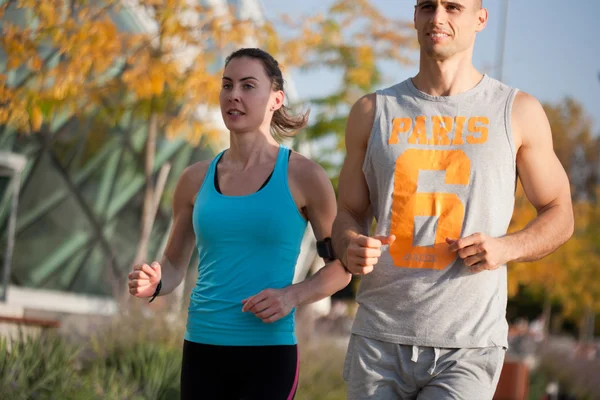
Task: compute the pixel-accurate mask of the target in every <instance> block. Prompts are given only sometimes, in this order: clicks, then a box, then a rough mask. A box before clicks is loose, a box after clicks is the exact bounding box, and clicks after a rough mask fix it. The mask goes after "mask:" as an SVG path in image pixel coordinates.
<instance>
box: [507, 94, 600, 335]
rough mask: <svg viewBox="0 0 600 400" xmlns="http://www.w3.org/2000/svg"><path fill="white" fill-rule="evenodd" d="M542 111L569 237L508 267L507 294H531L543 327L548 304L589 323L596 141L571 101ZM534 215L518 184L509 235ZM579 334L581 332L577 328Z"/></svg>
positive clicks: (596, 305)
mask: <svg viewBox="0 0 600 400" xmlns="http://www.w3.org/2000/svg"><path fill="white" fill-rule="evenodd" d="M544 108H545V110H546V114H547V115H548V118H549V120H550V124H551V126H552V132H553V139H554V149H555V151H556V153H557V155H558V157H559V159H560V161H561V163H562V164H563V166H564V167H565V169H566V171H567V173H568V175H569V177H570V180H571V184H572V195H573V199H574V203H573V209H574V215H575V232H574V234H573V237H572V238H571V239H570V240H569V241H568V242H567V243H565V244H564V245H563V246H561V247H560V248H559V249H558V250H557V251H555V252H554V253H552V254H550V255H549V256H547V257H545V258H544V259H542V260H539V261H537V262H534V263H527V264H519V263H517V264H514V265H511V272H510V274H509V295H511V296H513V295H515V294H516V293H517V291H518V289H519V286H520V285H527V286H529V287H530V289H532V290H533V291H534V292H536V291H537V293H538V295H539V297H540V298H541V299H542V301H543V304H544V311H543V314H544V317H545V318H544V319H545V322H546V324H548V323H549V322H550V315H551V304H552V303H553V302H559V303H560V304H561V306H562V310H563V311H562V312H563V314H564V315H565V316H567V317H572V318H580V317H583V318H582V319H583V320H589V319H590V318H591V317H590V316H591V315H593V314H594V313H598V312H600V286H599V285H598V283H597V282H598V276H599V273H598V266H599V265H600V247H599V246H598V237H599V236H598V234H599V233H600V232H598V225H599V224H600V219H599V217H600V213H599V212H598V202H597V199H598V196H597V193H598V190H599V189H600V185H599V182H598V180H597V175H596V174H597V172H596V171H597V170H596V168H594V167H595V166H596V165H598V157H599V156H598V154H599V150H600V147H599V146H600V139H598V138H595V137H594V136H593V135H592V134H591V122H590V121H589V119H588V118H587V116H586V115H585V112H584V110H583V107H582V106H581V105H580V104H579V103H577V102H576V101H575V100H573V99H570V98H567V99H565V100H564V101H563V102H562V103H560V104H556V105H551V104H546V105H544ZM535 215H536V212H535V209H534V208H533V207H532V206H531V205H530V204H529V203H528V202H527V199H526V198H525V195H524V192H523V189H522V187H521V186H520V185H519V187H518V190H517V193H516V201H515V212H514V215H513V219H512V221H511V228H510V230H511V231H513V230H517V229H520V228H522V227H524V226H525V225H526V224H527V222H529V221H530V220H532V219H533V218H534V217H535ZM546 328H548V326H547V327H546ZM581 331H585V328H584V327H583V326H582V328H581Z"/></svg>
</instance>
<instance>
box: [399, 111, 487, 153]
mask: <svg viewBox="0 0 600 400" xmlns="http://www.w3.org/2000/svg"><path fill="white" fill-rule="evenodd" d="M489 124H490V120H489V118H487V117H470V118H467V117H462V116H456V117H450V116H440V115H434V116H432V117H431V118H430V119H429V120H428V118H427V117H426V116H424V115H419V116H417V117H415V118H414V120H413V119H412V118H394V119H393V120H392V133H391V135H390V138H389V140H388V144H398V143H400V141H402V142H403V143H408V144H427V145H434V146H449V145H464V144H465V142H466V143H467V144H483V143H485V142H487V140H488V126H489Z"/></svg>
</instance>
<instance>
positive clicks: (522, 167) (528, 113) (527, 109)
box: [515, 94, 570, 210]
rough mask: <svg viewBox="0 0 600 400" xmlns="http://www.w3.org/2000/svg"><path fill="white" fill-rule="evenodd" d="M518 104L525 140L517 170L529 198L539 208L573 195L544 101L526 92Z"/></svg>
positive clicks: (518, 127) (522, 136)
mask: <svg viewBox="0 0 600 400" xmlns="http://www.w3.org/2000/svg"><path fill="white" fill-rule="evenodd" d="M515 108H516V111H515V112H516V121H515V122H516V129H518V130H519V133H520V137H521V142H522V144H521V147H520V148H519V151H518V153H517V171H518V174H519V178H520V179H521V183H522V184H523V189H524V190H525V194H526V195H527V198H528V199H529V201H530V202H531V204H533V206H534V207H535V208H536V209H538V210H540V209H543V208H544V207H546V206H548V205H551V204H553V203H555V202H557V201H560V200H561V199H564V198H565V197H568V198H570V186H569V180H568V177H567V174H566V172H565V169H564V168H563V166H562V164H561V163H560V161H559V159H558V157H557V156H556V153H555V152H554V149H553V146H552V131H551V128H550V123H549V122H548V118H547V117H546V114H545V112H544V109H543V108H542V106H541V104H539V102H538V101H537V100H536V99H535V98H533V97H531V96H529V95H527V94H523V95H521V96H519V97H518V103H515Z"/></svg>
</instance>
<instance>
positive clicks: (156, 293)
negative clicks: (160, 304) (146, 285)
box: [148, 279, 162, 303]
mask: <svg viewBox="0 0 600 400" xmlns="http://www.w3.org/2000/svg"><path fill="white" fill-rule="evenodd" d="M160 289H162V279H161V280H160V281H158V285H156V290H155V291H154V294H153V295H152V298H151V299H150V301H149V302H148V303H152V302H153V301H154V299H155V298H156V296H158V294H159V293H160Z"/></svg>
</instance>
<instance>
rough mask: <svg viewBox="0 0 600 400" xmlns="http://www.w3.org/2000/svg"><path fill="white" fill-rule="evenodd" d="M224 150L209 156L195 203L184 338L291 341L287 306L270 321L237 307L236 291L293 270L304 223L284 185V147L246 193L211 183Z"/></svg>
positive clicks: (239, 295) (270, 284)
mask: <svg viewBox="0 0 600 400" xmlns="http://www.w3.org/2000/svg"><path fill="white" fill-rule="evenodd" d="M223 153H224V152H221V153H220V154H219V155H217V156H216V157H215V159H214V160H213V161H212V162H211V164H210V166H209V169H208V172H207V174H206V177H205V179H204V182H203V184H202V187H201V188H200V191H199V192H198V195H197V196H196V201H195V204H194V211H193V217H192V219H193V225H194V232H195V234H196V246H197V248H198V253H199V258H200V261H199V263H198V281H197V283H196V287H195V288H194V289H193V291H192V294H191V299H190V305H189V308H188V320H187V328H186V333H185V339H186V340H188V341H191V342H197V343H204V344H212V345H228V346H264V345H289V344H296V343H297V341H296V336H295V332H294V312H293V311H292V312H291V313H290V314H289V315H287V316H286V317H284V318H282V319H280V320H278V321H276V322H274V323H264V322H262V320H260V319H259V318H258V317H256V316H255V315H254V314H253V313H251V312H242V300H243V299H245V298H247V297H250V296H252V295H255V294H257V293H259V292H260V291H261V290H263V289H267V288H275V289H278V288H283V287H285V286H288V285H290V284H291V283H292V279H293V277H294V270H295V266H296V261H297V259H298V254H299V253H300V245H301V242H302V237H303V235H304V231H305V229H306V224H307V223H306V220H305V219H304V218H303V217H302V215H301V214H300V212H299V211H298V209H297V207H296V204H295V202H294V199H293V197H292V194H291V193H290V189H289V187H288V156H289V149H287V148H286V147H285V146H281V147H280V148H279V154H278V156H277V161H276V163H275V168H274V170H273V174H272V176H271V178H270V180H269V181H268V183H267V184H266V185H265V186H264V187H263V188H262V189H260V190H259V191H257V192H255V193H252V194H249V195H246V196H226V195H223V194H221V193H219V192H218V191H217V189H216V188H215V184H214V182H215V179H214V178H215V170H216V166H217V163H218V162H219V160H220V158H221V157H222V155H223Z"/></svg>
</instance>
